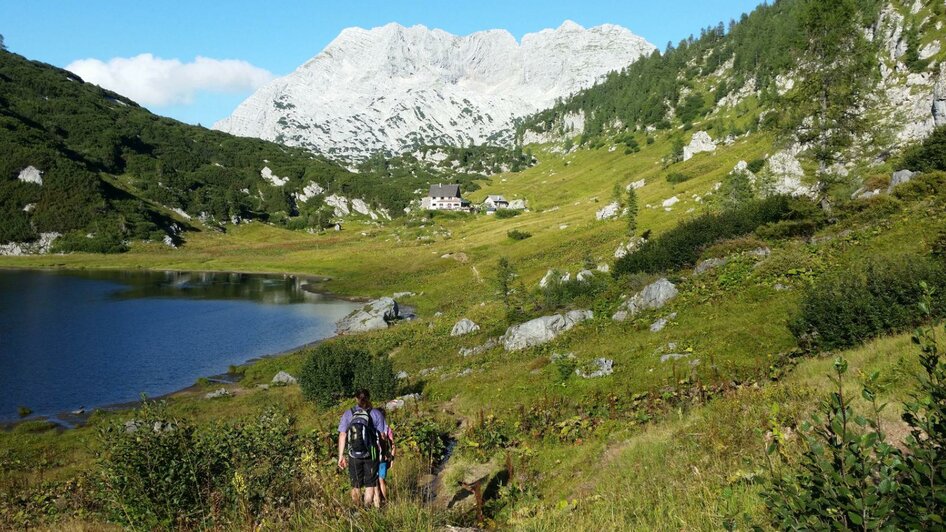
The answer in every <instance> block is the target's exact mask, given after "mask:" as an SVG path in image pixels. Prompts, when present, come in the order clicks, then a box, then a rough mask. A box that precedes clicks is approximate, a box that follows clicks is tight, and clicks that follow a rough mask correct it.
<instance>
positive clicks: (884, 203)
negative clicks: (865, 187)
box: [836, 194, 903, 223]
mask: <svg viewBox="0 0 946 532" xmlns="http://www.w3.org/2000/svg"><path fill="white" fill-rule="evenodd" d="M902 209H903V203H902V202H901V201H900V200H898V199H897V198H894V197H891V196H888V195H886V194H883V195H880V196H874V197H873V198H869V199H866V200H858V201H847V202H844V203H842V204H840V205H838V208H837V211H836V213H837V216H838V218H840V219H847V220H850V221H852V222H854V223H871V222H877V221H880V220H884V219H887V218H890V217H891V216H892V215H894V214H896V213H898V212H900V210H902Z"/></svg>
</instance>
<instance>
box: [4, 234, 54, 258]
mask: <svg viewBox="0 0 946 532" xmlns="http://www.w3.org/2000/svg"><path fill="white" fill-rule="evenodd" d="M60 236H62V235H60V234H59V233H40V235H39V239H38V240H36V241H35V242H10V243H9V244H0V255H7V256H11V257H19V256H21V255H45V254H46V253H49V251H50V249H51V248H52V245H53V242H55V241H56V239H57V238H59V237H60Z"/></svg>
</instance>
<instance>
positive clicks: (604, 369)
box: [575, 358, 614, 379]
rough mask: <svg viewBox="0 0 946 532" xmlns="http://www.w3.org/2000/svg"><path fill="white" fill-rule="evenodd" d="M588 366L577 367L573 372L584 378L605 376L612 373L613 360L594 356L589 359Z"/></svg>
mask: <svg viewBox="0 0 946 532" xmlns="http://www.w3.org/2000/svg"><path fill="white" fill-rule="evenodd" d="M590 366H591V367H590V368H587V369H585V368H578V369H576V370H575V374H576V375H578V376H579V377H582V378H585V379H596V378H598V377H606V376H608V375H610V374H612V373H614V361H613V360H611V359H610V358H596V359H594V360H592V361H591V364H590Z"/></svg>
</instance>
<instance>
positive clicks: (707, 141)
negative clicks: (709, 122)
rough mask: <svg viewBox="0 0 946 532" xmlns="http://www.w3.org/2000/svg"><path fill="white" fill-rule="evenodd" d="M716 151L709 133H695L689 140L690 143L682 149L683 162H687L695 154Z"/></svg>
mask: <svg viewBox="0 0 946 532" xmlns="http://www.w3.org/2000/svg"><path fill="white" fill-rule="evenodd" d="M712 151H716V143H715V142H713V138H712V137H710V136H709V133H707V132H705V131H697V132H696V133H694V134H693V138H691V139H690V143H689V144H687V145H686V146H684V147H683V160H684V161H689V160H690V159H692V158H693V156H694V155H696V154H697V153H704V152H712Z"/></svg>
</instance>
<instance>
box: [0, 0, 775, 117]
mask: <svg viewBox="0 0 946 532" xmlns="http://www.w3.org/2000/svg"><path fill="white" fill-rule="evenodd" d="M759 3H760V1H759V0H663V1H654V0H646V1H644V0H623V1H616V0H600V1H594V0H585V1H575V0H572V1H566V0H525V1H515V2H511V1H508V0H506V1H500V0H478V1H468V0H460V1H448V0H440V1H435V0H418V1H398V0H388V1H379V0H347V1H343V0H341V1H340V0H279V1H268V2H263V1H259V0H257V1H251V0H230V1H223V0H150V1H148V0H145V1H140V0H0V34H2V35H3V36H4V38H5V40H6V45H7V47H8V48H9V49H10V50H11V51H14V52H16V53H19V54H22V55H25V56H26V57H29V58H30V59H37V60H40V61H45V62H47V63H51V64H53V65H56V66H59V67H66V66H69V65H70V64H73V63H74V62H75V61H77V60H83V59H95V60H98V61H95V62H85V63H82V65H83V66H84V67H85V68H87V69H88V68H92V69H96V68H97V69H99V70H108V69H109V68H110V67H114V66H115V63H109V61H111V60H113V59H115V58H132V57H137V56H139V55H141V54H151V55H152V56H153V57H144V58H139V59H140V60H139V61H136V62H135V63H134V65H133V66H134V67H135V69H125V70H122V71H121V72H122V74H123V75H125V76H126V80H127V77H128V76H133V77H134V78H135V79H134V80H132V81H135V82H138V81H140V78H145V77H146V76H144V75H138V73H149V70H148V69H157V70H159V71H160V72H162V73H165V74H167V76H166V78H165V80H166V83H165V85H163V86H159V87H157V88H154V87H148V88H142V90H143V91H145V92H135V93H136V94H139V95H140V96H139V99H142V100H148V101H147V102H142V103H144V104H145V105H146V106H147V107H148V108H149V109H151V110H152V111H154V112H156V113H159V114H163V115H167V116H171V117H174V118H177V119H179V120H183V121H185V122H190V123H202V124H204V125H210V124H212V123H213V122H214V121H216V120H218V119H220V118H223V117H225V116H226V115H228V114H229V113H230V112H231V111H232V110H233V108H234V107H236V106H237V105H238V104H239V103H240V102H241V101H242V100H243V99H244V98H246V97H247V96H248V95H249V94H251V93H252V91H253V87H254V86H258V85H259V84H260V83H262V82H263V81H265V79H266V76H268V75H269V74H271V75H275V76H281V75H285V74H288V73H289V72H291V71H292V70H294V69H295V68H296V67H297V66H299V65H300V64H302V63H303V62H305V61H306V60H307V59H309V58H311V57H312V56H314V55H316V54H317V53H318V52H319V51H321V50H322V49H323V48H324V47H325V45H327V44H328V43H329V42H330V41H331V40H332V39H333V38H335V36H336V35H337V34H338V33H339V32H340V31H341V30H342V29H344V28H346V27H349V26H361V27H375V26H381V25H384V24H387V23H388V22H399V23H401V24H404V25H406V26H410V25H414V24H423V25H425V26H428V27H432V28H441V29H444V30H446V31H449V32H451V33H455V34H459V35H464V34H468V33H471V32H474V31H479V30H484V29H492V28H504V29H507V30H509V31H510V32H512V34H513V35H515V36H516V37H517V38H521V37H522V35H523V34H526V33H530V32H534V31H538V30H541V29H543V28H549V27H558V26H559V25H560V24H561V23H562V22H563V21H564V20H566V19H570V20H574V21H575V22H577V23H579V24H581V25H583V26H585V27H589V26H595V25H598V24H603V23H612V24H619V25H621V26H625V27H627V28H628V29H630V30H631V31H633V32H634V33H636V34H638V35H641V36H643V37H644V38H646V39H647V40H649V41H651V42H652V43H654V44H656V45H657V46H658V47H659V48H661V49H663V47H664V46H665V45H666V43H667V41H668V40H671V41H674V42H677V41H679V40H680V39H682V38H684V37H686V36H687V35H689V34H691V33H693V34H698V33H699V30H700V28H703V27H706V26H708V25H715V24H716V23H718V22H720V21H729V19H731V18H738V17H739V16H740V15H741V14H742V13H744V12H747V11H750V10H752V9H753V8H754V7H755V6H756V5H758V4H759ZM198 56H201V57H205V58H210V59H213V60H226V59H231V60H240V61H241V62H240V63H236V62H229V63H220V62H219V61H209V60H208V61H204V62H202V63H200V64H198V65H189V63H191V62H193V61H194V60H195V58H197V57H198ZM142 59H143V60H142ZM160 60H177V62H168V61H160ZM77 68H78V67H77ZM202 69H203V70H202ZM88 71H89V70H86V72H88ZM109 71H111V70H109ZM219 72H223V74H218V73H219ZM211 73H212V74H211ZM202 74H206V75H202ZM207 76H211V77H213V78H214V79H207ZM86 77H88V76H86ZM180 80H183V81H180ZM142 83H144V82H142ZM122 86H125V85H122ZM152 89H153V90H152ZM133 90H134V89H128V91H133ZM148 91H150V92H148ZM161 91H166V92H169V93H170V94H164V93H162V92H161ZM126 92H127V91H126Z"/></svg>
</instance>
